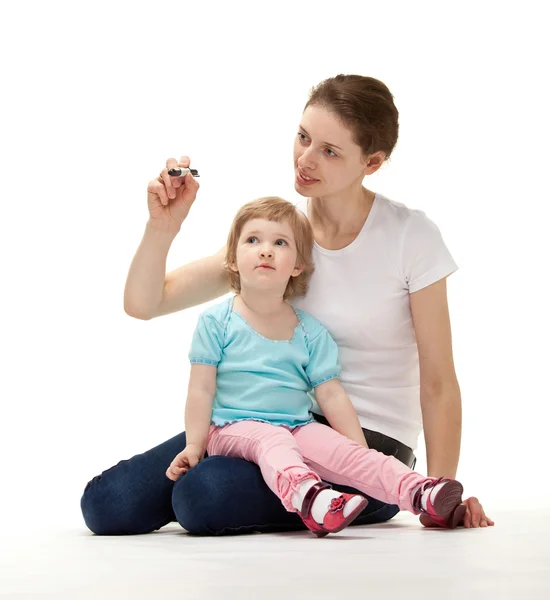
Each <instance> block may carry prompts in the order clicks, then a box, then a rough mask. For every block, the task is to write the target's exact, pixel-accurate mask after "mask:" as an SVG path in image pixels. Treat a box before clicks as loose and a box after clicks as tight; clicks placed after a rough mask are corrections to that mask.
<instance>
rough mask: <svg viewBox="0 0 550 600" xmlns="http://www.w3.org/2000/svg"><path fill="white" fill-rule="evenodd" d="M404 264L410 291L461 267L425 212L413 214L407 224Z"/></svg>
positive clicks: (404, 237)
mask: <svg viewBox="0 0 550 600" xmlns="http://www.w3.org/2000/svg"><path fill="white" fill-rule="evenodd" d="M401 263H402V271H403V276H404V278H405V283H406V285H407V286H408V288H409V293H411V294H412V293H413V292H417V291H418V290H421V289H422V288H425V287H427V286H428V285H431V284H432V283H435V282H436V281H439V280H440V279H443V278H444V277H447V276H448V275H450V274H451V273H454V272H455V271H456V270H457V269H458V266H457V264H456V263H455V261H454V260H453V257H452V256H451V253H450V252H449V250H448V249H447V246H446V245H445V242H444V241H443V237H442V236H441V232H440V231H439V228H438V227H437V225H436V224H435V223H434V222H433V221H431V220H430V219H429V218H428V217H427V216H426V215H425V214H424V213H423V212H422V211H415V212H414V213H412V214H411V216H410V218H409V221H408V222H407V224H406V225H405V229H404V232H403V238H402V245H401Z"/></svg>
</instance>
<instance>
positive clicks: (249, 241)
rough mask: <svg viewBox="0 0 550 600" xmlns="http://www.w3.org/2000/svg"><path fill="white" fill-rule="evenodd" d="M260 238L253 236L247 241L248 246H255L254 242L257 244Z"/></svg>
mask: <svg viewBox="0 0 550 600" xmlns="http://www.w3.org/2000/svg"><path fill="white" fill-rule="evenodd" d="M257 241H258V238H257V237H256V236H255V235H251V236H250V237H249V238H248V239H247V240H246V243H247V244H253V243H254V242H257Z"/></svg>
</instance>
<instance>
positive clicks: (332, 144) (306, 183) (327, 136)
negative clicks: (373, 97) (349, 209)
mask: <svg viewBox="0 0 550 600" xmlns="http://www.w3.org/2000/svg"><path fill="white" fill-rule="evenodd" d="M294 170H295V180H294V186H295V188H296V191H297V192H298V193H299V194H301V195H302V196H310V197H311V196H314V197H322V196H330V195H334V194H338V193H339V192H341V191H343V190H345V189H346V188H349V187H350V186H351V185H353V184H354V183H359V184H360V183H361V182H362V181H363V177H364V176H365V175H366V174H369V173H371V172H374V171H375V170H376V168H375V169H373V170H371V167H369V166H368V163H367V161H365V158H364V157H363V153H362V150H361V147H360V146H358V145H357V144H356V143H355V142H354V141H353V139H352V133H351V131H350V130H349V129H348V128H347V127H346V126H345V125H343V124H342V123H341V122H340V121H339V120H338V117H336V115H335V114H334V113H332V112H330V111H328V110H327V109H326V108H322V107H320V106H308V107H307V109H306V110H305V111H304V114H303V115H302V120H301V123H300V126H299V129H298V133H297V135H296V139H295V142H294Z"/></svg>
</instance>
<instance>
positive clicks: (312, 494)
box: [300, 481, 332, 518]
mask: <svg viewBox="0 0 550 600" xmlns="http://www.w3.org/2000/svg"><path fill="white" fill-rule="evenodd" d="M331 489H332V488H331V487H330V485H329V484H328V483H324V482H323V481H318V482H317V483H315V484H314V485H312V486H311V487H310V488H309V490H308V491H307V492H306V495H305V496H304V501H303V502H302V510H301V511H300V515H301V516H302V517H303V518H307V517H309V516H310V515H311V512H310V511H311V505H312V504H313V501H314V500H315V498H316V497H317V495H318V494H319V492H322V491H323V490H331Z"/></svg>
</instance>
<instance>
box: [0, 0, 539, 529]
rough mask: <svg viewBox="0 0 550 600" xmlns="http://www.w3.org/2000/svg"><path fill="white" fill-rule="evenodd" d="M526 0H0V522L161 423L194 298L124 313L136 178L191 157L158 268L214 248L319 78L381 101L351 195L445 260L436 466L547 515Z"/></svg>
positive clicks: (277, 180)
mask: <svg viewBox="0 0 550 600" xmlns="http://www.w3.org/2000/svg"><path fill="white" fill-rule="evenodd" d="M543 4H544V3H542V2H541V3H538V2H525V1H524V2H522V3H521V4H520V5H516V4H515V3H511V2H494V3H493V2H480V1H478V2H464V1H462V2H460V3H458V2H457V3H442V2H414V3H413V2H388V1H385V2H382V1H380V2H378V3H372V2H346V1H342V0H340V1H339V2H319V1H318V2H288V3H285V2H277V3H274V4H271V5H267V3H262V2H249V3H245V2H231V3H222V2H159V1H157V2H148V3H145V4H143V5H141V4H140V3H126V2H118V3H117V2H114V1H112V2H94V3H81V2H65V3H62V2H47V3H45V2H44V3H42V2H25V3H18V4H15V3H3V4H2V8H1V9H0V22H1V23H2V25H1V28H2V31H1V35H0V50H1V56H2V59H1V60H2V63H1V68H2V74H1V82H2V89H3V91H2V96H1V98H2V100H1V102H2V107H1V112H0V125H1V134H0V138H1V140H0V144H1V156H0V159H1V160H0V170H1V181H2V188H1V194H2V196H1V202H2V204H1V207H2V211H1V213H0V244H1V248H0V250H1V253H0V256H1V267H2V271H1V273H2V279H1V281H2V293H1V296H0V301H1V309H2V310H1V316H2V324H1V333H0V337H1V344H2V357H3V358H2V363H1V365H2V374H1V379H0V385H1V390H0V392H1V406H2V412H1V415H2V416H1V430H0V433H1V435H0V445H1V446H0V452H1V453H0V461H1V468H2V482H3V483H2V489H3V492H2V497H1V500H0V502H1V503H2V505H3V507H4V508H3V513H2V514H3V515H4V518H6V515H9V520H10V522H12V523H18V522H23V521H25V522H29V523H33V524H34V525H36V526H38V525H44V524H51V523H54V522H72V523H80V524H82V527H84V524H83V522H82V520H81V515H80V507H79V500H80V496H81V494H82V491H83V489H84V486H85V484H86V482H87V481H88V480H89V479H91V478H92V477H93V476H94V475H97V474H98V473H100V472H101V471H102V470H104V469H107V468H108V467H110V466H112V465H113V464H115V463H116V462H118V461H119V460H121V459H123V458H129V457H131V456H132V455H134V454H136V453H138V452H143V451H145V450H147V449H149V448H150V447H152V446H154V445H157V444H159V443H161V442H162V441H164V440H166V439H168V438H169V437H172V436H173V435H175V434H177V433H179V432H180V431H181V430H182V429H183V410H184V402H185V391H186V387H187V376H188V372H189V367H188V362H187V352H188V346H189V342H190V335H191V332H192V330H193V328H194V325H195V321H196V316H197V314H198V312H200V310H202V309H203V308H204V307H200V308H196V309H191V310H188V311H186V312H182V313H178V314H175V315H170V316H168V317H164V318H161V319H157V320H152V321H148V322H143V321H138V320H136V319H133V318H131V317H129V316H127V315H126V314H125V313H124V310H123V289H124V284H125V278H126V274H127V271H128V267H129V265H130V262H131V260H132V257H133V255H134V252H135V250H136V248H137V246H138V244H139V241H140V239H141V236H142V233H143V230H144V227H145V223H146V220H147V208H146V186H147V182H148V180H150V179H152V178H153V177H155V176H156V175H157V174H158V172H159V171H160V170H161V168H162V167H163V166H164V163H165V160H166V158H167V157H170V156H175V157H179V156H180V155H183V154H188V155H189V156H191V158H192V166H194V167H196V168H198V169H199V170H200V173H201V178H200V183H201V189H200V192H199V194H200V195H199V198H198V200H197V202H196V204H195V205H194V207H193V209H192V213H191V215H190V217H189V220H188V222H186V223H185V224H184V226H183V228H182V231H181V233H180V235H179V236H178V238H177V239H176V241H175V243H174V245H173V247H172V249H171V252H170V254H169V257H168V268H169V269H172V268H175V267H177V266H179V265H181V264H184V263H186V262H188V261H190V260H192V259H195V258H200V257H202V256H204V255H206V254H208V253H212V252H214V251H216V250H217V249H218V248H219V247H221V246H222V245H223V244H224V242H225V237H226V235H227V230H228V226H229V223H230V221H231V219H232V217H233V215H234V213H235V212H236V210H237V209H238V207H239V206H240V205H241V204H243V203H244V202H247V201H249V200H251V199H253V198H256V197H258V196H263V195H268V194H276V195H281V196H283V197H285V198H288V199H289V200H296V199H297V195H296V193H295V191H294V186H293V168H292V144H293V139H294V136H295V133H296V127H297V125H298V122H299V119H300V115H301V111H302V109H303V106H304V104H305V102H306V100H307V95H308V92H309V90H310V88H311V87H312V86H313V85H315V84H317V83H318V82H319V81H321V80H322V79H324V78H326V77H330V76H333V75H336V74H338V73H359V74H363V75H369V76H373V77H376V78H379V79H381V80H382V81H384V82H385V83H386V84H387V85H388V86H389V88H390V90H391V91H392V93H393V94H394V96H395V102H396V105H397V107H398V109H399V111H400V124H401V129H400V139H399V142H398V145H397V147H396V150H395V152H394V156H393V158H392V160H391V161H390V162H389V163H388V164H386V165H385V166H384V168H383V169H382V170H381V171H380V172H379V173H377V174H375V175H374V176H372V177H370V178H368V179H367V180H365V185H367V187H369V188H370V189H373V190H376V191H378V192H381V193H383V194H385V195H387V196H389V197H390V198H393V199H394V200H397V201H399V202H403V203H405V204H407V205H408V206H410V207H411V208H419V209H421V210H423V211H425V212H426V213H427V215H428V216H429V217H430V218H431V219H432V220H434V221H435V222H436V223H437V224H438V226H439V227H440V229H441V231H442V234H443V236H444V239H445V241H446V243H447V245H448V247H449V249H450V250H451V252H452V254H453V256H454V258H455V260H456V261H457V263H458V264H459V266H460V270H459V271H458V272H457V273H456V274H454V275H453V276H452V277H451V278H450V279H449V282H448V286H449V302H450V308H451V318H452V326H453V340H454V352H455V361H456V368H457V373H458V377H459V382H460V385H461V388H462V396H463V407H464V427H463V444H462V445H463V448H462V456H461V462H460V467H459V473H458V475H459V478H460V479H461V480H462V481H463V482H464V484H465V487H466V492H467V493H468V494H474V495H477V496H479V498H480V499H481V501H482V502H483V504H484V506H485V508H486V509H487V512H488V514H490V513H491V510H497V509H501V508H518V509H519V508H521V509H523V508H525V507H526V506H532V507H541V506H546V507H549V502H548V499H547V496H548V493H549V491H550V487H549V483H548V477H547V472H548V464H547V459H546V456H547V454H548V441H547V438H548V423H547V419H548V414H549V411H548V402H549V400H550V394H549V392H548V369H549V360H548V359H549V358H550V353H549V352H548V338H549V334H550V328H549V321H548V315H547V312H548V311H547V308H546V309H545V308H544V307H545V306H546V307H547V306H548V295H547V292H548V284H547V278H548V267H549V262H550V252H549V250H548V241H547V239H548V236H547V233H548V226H547V221H546V219H547V214H548V209H547V204H548V201H549V193H548V186H547V173H548V168H547V164H548V159H549V152H548V134H549V117H548V107H549V106H550V97H549V93H548V56H549V48H548V43H547V41H545V40H547V29H546V26H545V24H544V19H543V18H542V9H541V8H539V7H541V6H542V5H543ZM423 452H424V451H423V446H422V440H421V446H420V448H419V451H418V455H419V463H418V465H417V468H418V469H419V470H421V471H423V470H425V457H424V454H423Z"/></svg>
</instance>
